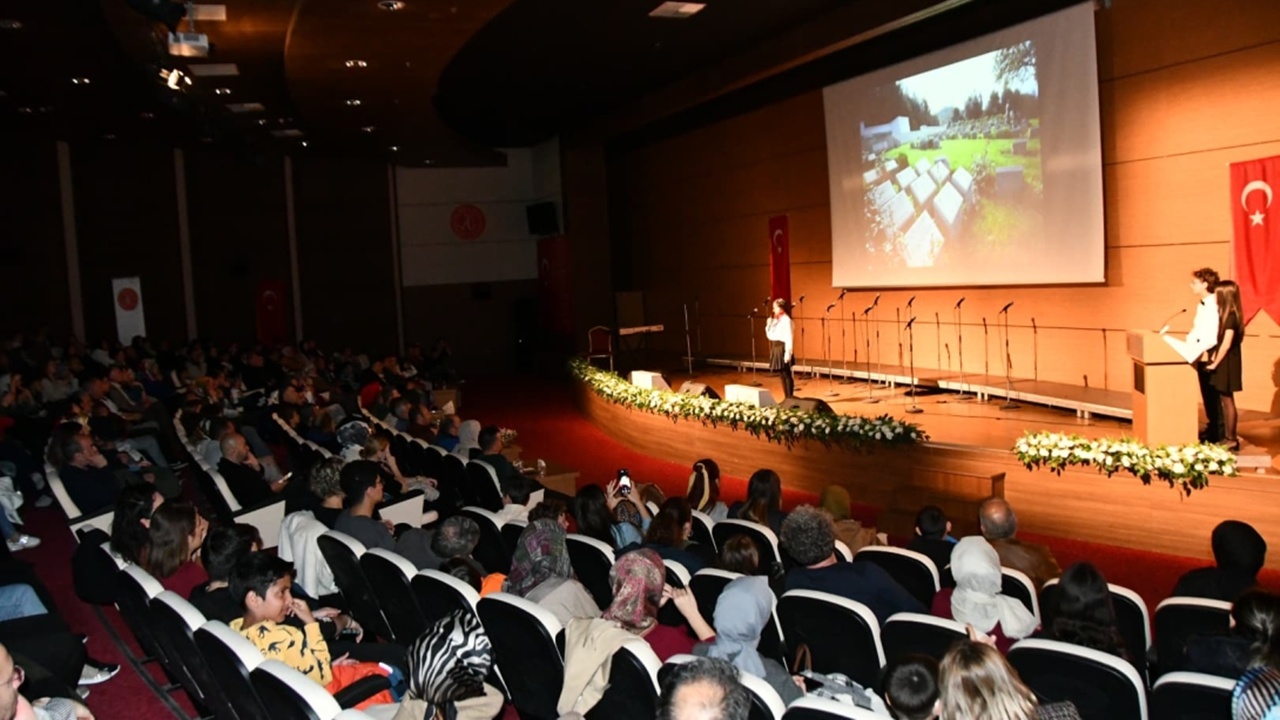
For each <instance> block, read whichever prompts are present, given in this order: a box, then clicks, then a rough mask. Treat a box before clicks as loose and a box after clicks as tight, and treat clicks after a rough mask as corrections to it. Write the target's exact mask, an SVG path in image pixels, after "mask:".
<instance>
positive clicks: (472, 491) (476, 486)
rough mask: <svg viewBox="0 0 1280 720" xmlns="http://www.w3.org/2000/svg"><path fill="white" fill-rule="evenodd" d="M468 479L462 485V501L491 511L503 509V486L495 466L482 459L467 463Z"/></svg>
mask: <svg viewBox="0 0 1280 720" xmlns="http://www.w3.org/2000/svg"><path fill="white" fill-rule="evenodd" d="M466 472H467V479H466V482H465V483H463V485H462V502H463V503H465V504H467V505H474V506H476V507H481V508H484V509H485V510H488V511H489V512H498V511H499V510H501V509H502V486H501V485H499V484H498V473H497V471H495V470H494V469H493V466H492V465H490V464H489V463H487V462H482V461H480V460H472V461H471V462H469V463H467V469H466Z"/></svg>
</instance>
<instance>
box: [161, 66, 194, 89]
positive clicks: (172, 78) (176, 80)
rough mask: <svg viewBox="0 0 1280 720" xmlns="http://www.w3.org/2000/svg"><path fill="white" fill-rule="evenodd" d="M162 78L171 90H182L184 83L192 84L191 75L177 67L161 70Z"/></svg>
mask: <svg viewBox="0 0 1280 720" xmlns="http://www.w3.org/2000/svg"><path fill="white" fill-rule="evenodd" d="M160 79H161V80H164V84H165V85H168V86H169V89H170V90H180V89H181V87H182V85H190V84H191V76H189V75H187V74H185V73H183V72H182V71H181V70H178V69H177V68H174V69H173V70H164V69H162V70H160Z"/></svg>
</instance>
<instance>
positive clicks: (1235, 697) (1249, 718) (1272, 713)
mask: <svg viewBox="0 0 1280 720" xmlns="http://www.w3.org/2000/svg"><path fill="white" fill-rule="evenodd" d="M1231 718H1232V720H1276V718H1280V671H1277V670H1276V669H1275V668H1272V667H1267V666H1266V665H1259V666H1258V667H1255V668H1253V669H1251V670H1249V671H1247V672H1246V673H1245V674H1244V675H1243V676H1241V678H1240V680H1239V682H1237V683H1236V686H1235V689H1234V690H1232V691H1231Z"/></svg>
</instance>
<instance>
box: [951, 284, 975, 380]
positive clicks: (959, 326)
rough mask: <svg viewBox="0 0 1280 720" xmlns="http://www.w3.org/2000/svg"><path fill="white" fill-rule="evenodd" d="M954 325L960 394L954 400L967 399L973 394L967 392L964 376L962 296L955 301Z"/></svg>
mask: <svg viewBox="0 0 1280 720" xmlns="http://www.w3.org/2000/svg"><path fill="white" fill-rule="evenodd" d="M954 313H955V325H956V352H957V354H958V355H959V359H960V394H959V395H956V397H955V399H956V400H969V399H971V398H972V397H973V396H972V395H970V394H969V393H968V388H967V386H968V384H969V383H968V382H967V381H966V380H965V376H964V298H960V302H958V303H956V306H955V308H954Z"/></svg>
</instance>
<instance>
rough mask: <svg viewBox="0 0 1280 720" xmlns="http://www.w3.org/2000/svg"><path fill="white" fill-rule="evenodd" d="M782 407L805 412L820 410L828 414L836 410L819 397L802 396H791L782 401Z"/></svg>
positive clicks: (832, 413) (833, 413) (834, 412)
mask: <svg viewBox="0 0 1280 720" xmlns="http://www.w3.org/2000/svg"><path fill="white" fill-rule="evenodd" d="M781 404H782V407H784V408H786V409H788V410H803V411H805V412H820V413H827V414H828V415H835V414H836V411H835V410H832V409H831V406H830V405H828V404H826V403H825V402H823V401H822V400H819V399H818V398H802V397H789V398H787V399H786V400H783V401H782V403H781Z"/></svg>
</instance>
